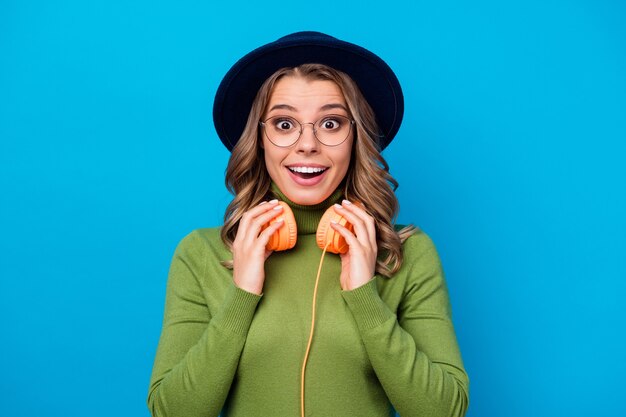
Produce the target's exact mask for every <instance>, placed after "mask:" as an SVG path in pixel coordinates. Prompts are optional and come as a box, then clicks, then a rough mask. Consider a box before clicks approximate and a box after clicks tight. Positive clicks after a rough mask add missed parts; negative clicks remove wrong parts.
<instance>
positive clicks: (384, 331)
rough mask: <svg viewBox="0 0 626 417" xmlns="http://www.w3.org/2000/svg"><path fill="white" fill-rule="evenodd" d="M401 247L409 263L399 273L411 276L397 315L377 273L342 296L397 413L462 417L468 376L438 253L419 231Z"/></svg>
mask: <svg viewBox="0 0 626 417" xmlns="http://www.w3.org/2000/svg"><path fill="white" fill-rule="evenodd" d="M416 242H417V243H416ZM404 250H405V262H406V263H407V264H406V265H404V266H403V268H402V269H401V271H400V272H399V273H407V274H409V276H408V277H407V280H406V283H407V284H406V288H405V289H404V293H403V299H402V301H401V302H400V305H399V306H398V312H397V316H396V314H394V313H393V312H392V311H391V310H390V309H389V307H388V306H387V304H385V303H384V302H383V300H382V299H381V297H380V295H379V292H378V289H377V285H376V281H377V279H379V278H378V277H375V278H374V279H372V280H371V281H369V282H368V283H367V284H365V285H363V286H361V287H358V288H355V289H353V290H351V291H343V292H342V296H343V298H344V300H345V301H346V303H347V304H348V306H349V308H350V310H351V311H352V313H353V316H354V318H355V321H356V323H357V326H358V328H359V331H360V333H361V337H362V340H363V343H364V346H365V349H366V351H367V354H368V356H369V358H370V361H371V363H372V367H373V368H374V371H375V372H376V376H377V377H378V379H379V381H380V383H381V384H382V386H383V389H384V390H385V393H386V394H387V397H388V398H389V400H390V401H391V403H392V405H393V406H394V408H395V409H396V411H397V412H398V414H399V415H400V416H402V417H417V416H430V417H444V416H445V417H453V416H454V417H461V416H464V415H465V413H466V411H467V408H468V405H469V379H468V376H467V374H466V372H465V370H464V367H463V362H462V359H461V354H460V351H459V347H458V344H457V340H456V336H455V333H454V328H453V325H452V319H451V309H450V303H449V299H448V292H447V287H446V283H445V279H444V274H443V270H442V268H441V263H440V261H439V257H438V255H437V251H436V249H435V247H434V245H433V243H432V241H431V240H430V238H428V237H427V236H426V235H425V234H423V233H421V234H420V235H418V236H413V237H411V238H409V239H408V240H407V242H406V243H405V249H404ZM402 270H405V272H404V271H402ZM396 278H397V277H396ZM380 279H385V278H380ZM391 279H394V278H391Z"/></svg>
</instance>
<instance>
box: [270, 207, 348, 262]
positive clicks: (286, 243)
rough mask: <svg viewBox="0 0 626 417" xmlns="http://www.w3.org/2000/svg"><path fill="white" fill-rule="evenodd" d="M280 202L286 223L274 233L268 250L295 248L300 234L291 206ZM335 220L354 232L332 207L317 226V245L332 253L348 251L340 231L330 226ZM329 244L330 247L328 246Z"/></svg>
mask: <svg viewBox="0 0 626 417" xmlns="http://www.w3.org/2000/svg"><path fill="white" fill-rule="evenodd" d="M278 204H280V205H281V206H282V208H283V215H282V217H283V220H284V221H285V223H284V224H283V225H282V226H281V227H280V229H278V231H276V233H274V234H273V235H272V237H271V238H270V240H269V242H268V243H267V245H266V248H267V250H272V251H282V250H287V249H291V248H293V247H294V246H295V245H296V239H297V236H298V230H297V227H296V219H295V217H294V216H293V212H292V211H291V208H290V207H289V206H288V205H287V203H285V202H284V201H279V202H278ZM357 204H358V203H357ZM279 217H280V216H279ZM333 221H334V222H336V223H339V224H340V225H342V226H344V227H345V228H346V229H348V230H350V232H354V228H353V227H352V225H351V224H350V223H348V221H347V220H346V219H345V218H344V217H343V216H341V215H339V214H337V213H336V212H335V210H334V209H333V208H332V207H330V208H329V209H328V210H326V212H325V213H324V215H323V216H322V219H321V220H320V223H319V225H318V226H317V233H316V240H317V246H319V248H320V249H326V250H327V251H328V252H332V253H346V252H348V244H347V243H346V240H345V239H344V238H343V236H341V235H340V234H339V232H336V231H335V230H333V229H332V228H331V227H330V223H331V222H333ZM274 222H276V218H274V219H272V220H270V222H269V223H267V224H266V225H265V226H263V230H265V229H266V228H267V227H269V225H271V224H272V223H274ZM327 245H328V248H326V246H327Z"/></svg>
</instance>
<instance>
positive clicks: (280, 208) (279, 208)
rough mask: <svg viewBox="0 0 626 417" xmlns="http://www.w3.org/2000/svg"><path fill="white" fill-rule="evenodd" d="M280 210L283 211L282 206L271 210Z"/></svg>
mask: <svg viewBox="0 0 626 417" xmlns="http://www.w3.org/2000/svg"><path fill="white" fill-rule="evenodd" d="M282 209H283V206H276V207H274V208H273V209H272V210H276V211H278V210H282Z"/></svg>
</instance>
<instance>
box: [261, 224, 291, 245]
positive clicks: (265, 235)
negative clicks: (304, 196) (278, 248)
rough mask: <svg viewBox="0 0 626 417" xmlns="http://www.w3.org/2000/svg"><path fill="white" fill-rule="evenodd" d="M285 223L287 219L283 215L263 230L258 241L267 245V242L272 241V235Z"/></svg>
mask: <svg viewBox="0 0 626 417" xmlns="http://www.w3.org/2000/svg"><path fill="white" fill-rule="evenodd" d="M284 223H285V220H284V219H283V218H282V217H281V218H279V219H277V220H276V221H275V222H274V223H272V224H271V225H269V226H268V227H267V229H265V230H263V231H262V232H261V234H260V235H259V240H258V242H259V243H260V244H262V245H263V246H267V243H268V242H269V241H270V238H271V237H272V235H273V234H274V233H276V231H277V230H278V229H280V228H281V227H282V225H283V224H284Z"/></svg>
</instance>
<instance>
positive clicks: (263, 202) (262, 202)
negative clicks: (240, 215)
mask: <svg viewBox="0 0 626 417" xmlns="http://www.w3.org/2000/svg"><path fill="white" fill-rule="evenodd" d="M265 203H267V201H261V202H260V203H259V206H262V205H263V204H265Z"/></svg>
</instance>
